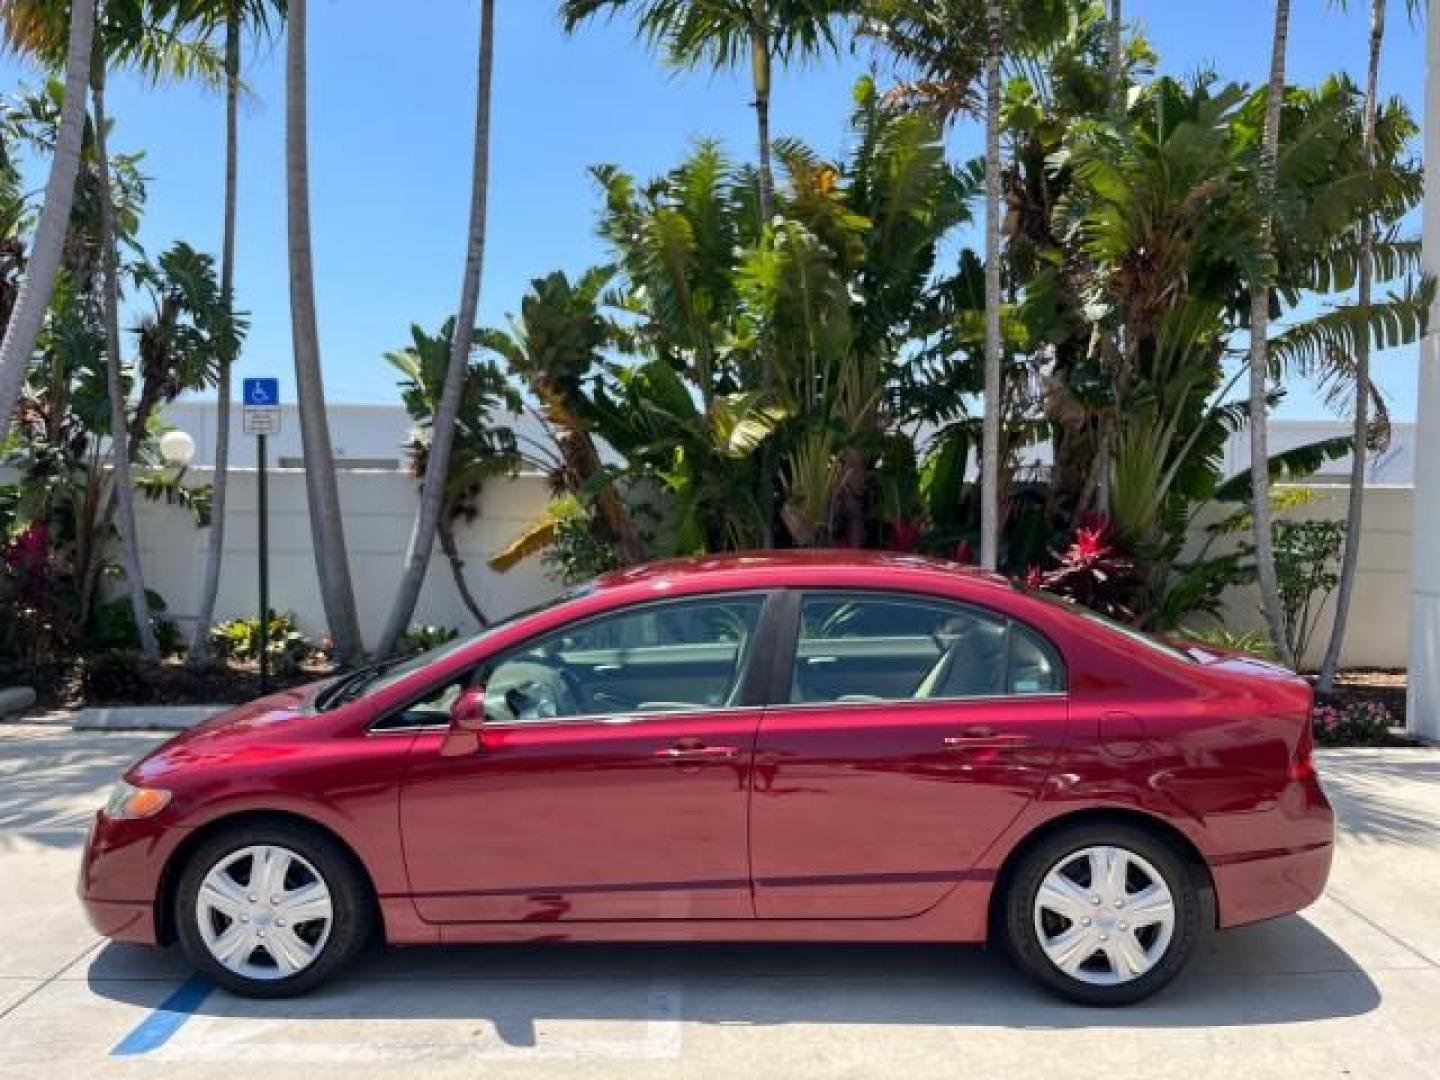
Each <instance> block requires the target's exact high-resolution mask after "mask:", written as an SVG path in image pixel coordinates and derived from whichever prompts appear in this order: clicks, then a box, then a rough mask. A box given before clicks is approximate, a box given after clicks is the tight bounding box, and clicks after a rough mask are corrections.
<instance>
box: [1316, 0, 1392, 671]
mask: <svg viewBox="0 0 1440 1080" xmlns="http://www.w3.org/2000/svg"><path fill="white" fill-rule="evenodd" d="M1384 41H1385V0H1372V2H1371V5H1370V66H1369V69H1368V70H1367V72H1366V76H1365V131H1364V134H1363V136H1362V138H1363V140H1364V154H1365V165H1366V167H1367V168H1369V167H1370V166H1372V165H1374V163H1375V118H1376V113H1377V111H1378V109H1379V105H1380V100H1379V92H1380V46H1381V45H1382V44H1383V43H1384ZM1374 256H1375V222H1374V220H1373V219H1372V218H1371V217H1370V216H1369V215H1368V214H1367V215H1366V217H1365V220H1364V221H1362V222H1361V223H1360V280H1359V283H1358V290H1357V291H1358V294H1359V295H1358V297H1357V302H1358V304H1359V308H1360V313H1361V325H1365V324H1366V323H1367V322H1368V317H1369V314H1370V296H1371V292H1372V289H1373V286H1374V280H1373V278H1374V270H1373V267H1372V266H1371V262H1372V260H1373V259H1374ZM1359 337H1360V340H1359V341H1357V342H1356V343H1355V431H1354V440H1355V447H1354V449H1353V451H1352V453H1351V458H1350V497H1349V505H1348V506H1347V508H1346V511H1345V518H1346V525H1345V553H1344V555H1343V556H1342V557H1341V560H1340V585H1339V588H1338V589H1337V591H1336V593H1335V621H1334V623H1333V624H1332V627H1331V630H1330V642H1329V644H1328V645H1326V647H1325V659H1324V660H1323V661H1322V662H1321V664H1320V680H1319V683H1318V687H1317V688H1318V689H1320V690H1323V691H1329V690H1330V688H1331V687H1332V686H1333V685H1334V684H1335V669H1336V668H1337V667H1339V666H1340V650H1341V649H1342V648H1343V647H1344V644H1345V629H1346V626H1345V624H1346V622H1347V621H1348V620H1349V618H1350V598H1351V596H1352V595H1353V593H1354V591H1355V572H1356V570H1357V568H1358V567H1359V565H1360V530H1361V525H1362V522H1363V519H1364V516H1365V465H1366V454H1365V441H1366V439H1367V438H1368V437H1369V429H1370V335H1369V334H1368V333H1364V334H1361V335H1359Z"/></svg>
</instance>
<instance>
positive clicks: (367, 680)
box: [317, 582, 594, 709]
mask: <svg viewBox="0 0 1440 1080" xmlns="http://www.w3.org/2000/svg"><path fill="white" fill-rule="evenodd" d="M593 591H594V586H593V584H591V583H590V582H586V583H585V584H584V585H577V586H575V587H573V588H570V589H567V590H565V591H564V592H562V593H560V595H558V596H554V597H552V598H550V599H549V600H545V601H543V602H542V603H539V604H535V605H534V606H532V607H528V608H522V609H521V610H520V611H517V612H515V613H514V614H513V615H508V616H506V617H505V618H503V619H501V620H499V621H498V622H493V623H491V624H490V625H489V626H487V627H485V629H483V630H481V631H480V632H479V633H477V634H471V635H470V636H469V637H457V638H455V639H454V640H453V641H447V642H445V643H444V644H443V645H437V646H435V648H433V649H426V650H425V651H424V652H419V653H415V654H414V655H413V656H406V657H404V658H401V659H392V660H384V661H381V662H380V663H377V664H371V665H369V666H367V667H362V668H359V669H357V670H356V671H352V672H350V673H349V674H347V675H341V676H340V678H339V679H338V680H336V682H335V683H334V684H332V685H331V687H330V688H329V692H328V693H327V694H326V695H324V697H322V698H321V699H319V700H317V705H319V707H320V708H321V709H328V708H333V707H334V706H336V705H340V704H342V703H344V702H346V701H354V700H355V699H356V698H362V697H369V696H370V695H371V694H374V693H377V692H378V691H381V690H384V689H385V688H386V687H389V686H394V685H395V684H396V683H398V682H399V681H400V680H401V679H404V678H405V677H407V676H409V675H411V674H413V673H415V672H417V671H419V670H420V669H421V668H423V667H426V666H427V665H429V664H433V663H435V662H436V661H437V660H443V659H444V658H445V657H447V656H449V655H451V654H452V653H455V652H458V651H460V650H461V649H464V648H468V647H469V646H471V645H473V644H474V643H475V642H477V641H480V640H481V639H482V638H487V637H489V636H490V635H491V634H493V633H495V632H496V631H498V630H502V629H504V628H505V627H507V626H510V625H512V624H513V623H516V622H519V621H520V620H521V619H528V618H529V617H530V616H531V615H535V614H538V613H539V612H542V611H547V610H549V609H550V608H553V607H558V606H559V605H560V604H563V603H566V602H567V601H570V600H574V599H576V598H577V597H581V596H585V595H587V594H589V593H591V592H593Z"/></svg>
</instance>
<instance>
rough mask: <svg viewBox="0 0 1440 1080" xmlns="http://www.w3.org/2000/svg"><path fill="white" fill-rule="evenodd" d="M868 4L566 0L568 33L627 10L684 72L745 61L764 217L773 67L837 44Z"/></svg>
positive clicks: (833, 0) (769, 209)
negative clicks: (839, 33) (846, 24)
mask: <svg viewBox="0 0 1440 1080" xmlns="http://www.w3.org/2000/svg"><path fill="white" fill-rule="evenodd" d="M862 6H863V5H862V4H860V3H858V2H855V0H561V4H560V13H561V16H562V18H563V19H564V21H565V28H566V30H570V31H573V30H575V29H576V28H577V27H578V26H579V25H580V24H581V23H583V22H585V21H587V20H589V19H591V18H593V17H595V16H596V15H598V14H599V13H600V12H602V11H608V12H611V13H616V12H620V11H630V12H633V13H634V15H635V19H636V23H637V27H638V30H639V32H640V34H641V36H643V37H644V38H645V39H646V40H648V41H649V42H650V43H651V44H652V45H653V46H655V47H657V48H658V49H660V50H661V51H663V53H664V54H665V57H666V59H667V60H669V61H670V62H671V63H673V64H676V65H677V66H681V67H696V66H699V65H701V64H707V65H709V66H711V67H713V68H715V69H719V68H728V67H734V66H736V65H737V64H740V63H741V62H743V60H744V59H745V58H747V57H748V59H749V61H750V72H751V80H752V85H753V88H754V91H755V99H754V101H753V102H752V104H753V106H754V108H755V124H756V131H757V139H756V145H757V148H758V151H759V167H758V168H757V170H756V172H755V181H756V189H757V206H758V209H759V216H760V220H762V221H769V220H770V218H771V217H772V216H774V209H775V194H774V193H775V175H774V170H773V166H772V163H771V139H770V83H771V72H772V67H773V65H774V62H775V61H776V60H777V59H778V60H780V61H781V62H782V63H784V62H788V61H790V60H791V59H804V58H806V57H812V56H815V55H817V54H820V53H822V52H828V51H833V50H835V49H836V48H837V47H838V39H837V37H836V30H837V29H838V28H839V25H840V23H841V22H842V20H844V19H846V18H848V17H850V16H853V15H855V14H856V13H857V12H858V11H859V10H860V9H861V7H862Z"/></svg>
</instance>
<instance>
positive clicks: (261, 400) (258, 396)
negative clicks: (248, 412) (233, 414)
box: [241, 379, 280, 406]
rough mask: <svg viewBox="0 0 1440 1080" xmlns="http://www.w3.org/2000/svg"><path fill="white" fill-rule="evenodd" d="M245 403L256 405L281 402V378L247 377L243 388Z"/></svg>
mask: <svg viewBox="0 0 1440 1080" xmlns="http://www.w3.org/2000/svg"><path fill="white" fill-rule="evenodd" d="M241 393H242V398H243V401H244V404H246V405H254V406H266V405H279V404H280V380H279V379H246V380H244V389H243V390H242V392H241Z"/></svg>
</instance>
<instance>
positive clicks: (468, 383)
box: [385, 319, 521, 627]
mask: <svg viewBox="0 0 1440 1080" xmlns="http://www.w3.org/2000/svg"><path fill="white" fill-rule="evenodd" d="M454 335H455V320H454V319H448V320H446V322H445V324H444V326H442V327H441V328H440V332H439V333H438V334H435V335H431V334H427V333H426V332H425V331H424V330H422V329H421V328H420V327H418V326H412V327H411V328H410V337H411V344H410V345H409V346H407V347H406V348H404V349H398V350H396V351H394V352H390V353H387V354H386V356H385V359H386V360H387V361H388V362H389V364H390V366H391V367H393V368H395V370H396V371H398V372H400V374H401V375H402V376H403V378H402V381H401V383H400V390H401V399H402V400H403V401H404V403H405V409H406V411H407V412H408V413H409V414H410V418H411V419H412V420H414V421H415V422H416V424H417V425H418V426H417V428H416V430H415V432H414V434H412V435H411V438H410V467H411V471H412V472H413V473H414V474H415V476H416V477H417V478H418V479H420V481H421V493H422V496H423V494H424V489H425V486H426V485H429V484H432V483H438V485H439V491H440V496H441V499H440V517H439V519H438V520H437V522H436V529H437V535H438V536H439V539H440V550H441V551H442V552H443V553H444V555H445V558H446V561H447V562H448V563H449V565H450V573H451V577H452V578H453V579H454V581H455V588H456V590H457V591H458V592H459V593H460V597H461V599H462V600H463V601H464V603H465V606H466V608H467V609H468V610H469V612H470V614H471V615H472V616H473V617H474V619H475V621H476V622H477V623H479V624H480V626H482V627H483V626H485V625H486V623H487V622H488V619H487V618H486V616H485V613H484V610H483V609H482V608H481V607H480V604H479V602H478V601H477V600H476V599H475V597H474V595H473V594H472V593H471V591H470V588H469V585H468V584H467V583H466V580H465V563H464V560H463V559H461V557H460V549H459V544H458V542H457V540H456V537H455V524H456V522H457V521H466V522H471V521H474V520H475V518H476V517H477V516H478V515H479V513H480V491H481V488H482V487H483V485H484V483H485V481H486V480H488V479H490V478H492V477H496V476H503V475H506V474H509V473H513V472H514V471H515V469H516V468H517V467H518V465H519V463H520V453H519V448H518V446H517V443H516V440H515V433H514V431H512V430H511V429H510V428H509V427H508V426H505V425H503V424H497V423H495V417H496V415H497V414H500V413H504V412H508V413H511V414H515V413H518V412H519V411H520V407H521V405H520V399H519V396H518V395H517V394H516V393H515V392H514V390H513V389H512V388H511V387H510V385H509V383H508V382H507V380H506V378H505V374H504V372H503V371H501V370H500V369H499V368H498V367H497V366H496V365H495V364H494V363H492V362H490V361H488V360H484V359H476V358H475V357H474V347H475V345H477V344H479V342H480V340H481V335H480V334H477V333H473V332H472V334H471V335H470V340H471V347H470V348H468V349H467V350H466V354H465V355H466V365H465V378H464V380H463V381H462V382H461V385H460V399H459V401H458V402H457V403H456V408H455V413H454V415H453V417H452V418H451V420H450V422H449V423H450V430H449V435H450V444H451V452H450V456H449V460H448V461H447V463H446V469H445V473H444V475H443V476H441V477H439V478H438V481H437V480H434V479H432V478H431V470H430V455H431V454H432V453H433V449H432V448H433V445H434V441H435V439H436V437H437V434H438V433H437V430H436V429H437V428H438V426H439V424H440V413H439V409H440V405H441V403H442V400H443V397H444V394H445V384H446V381H447V380H448V378H449V368H450V358H451V357H452V356H453V355H454V352H453V345H452V340H453V337H454Z"/></svg>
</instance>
